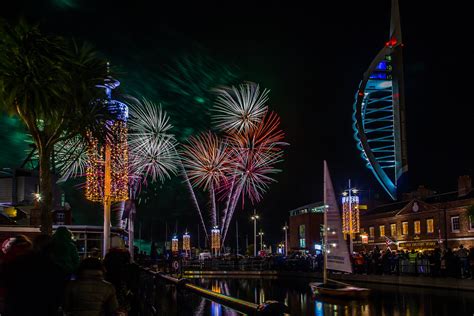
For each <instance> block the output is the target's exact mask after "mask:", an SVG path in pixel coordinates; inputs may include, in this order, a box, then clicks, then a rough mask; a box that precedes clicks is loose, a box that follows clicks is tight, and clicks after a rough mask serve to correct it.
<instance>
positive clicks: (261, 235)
mask: <svg viewBox="0 0 474 316" xmlns="http://www.w3.org/2000/svg"><path fill="white" fill-rule="evenodd" d="M258 235H259V236H260V251H261V250H263V231H262V230H261V229H260V231H259V232H258Z"/></svg>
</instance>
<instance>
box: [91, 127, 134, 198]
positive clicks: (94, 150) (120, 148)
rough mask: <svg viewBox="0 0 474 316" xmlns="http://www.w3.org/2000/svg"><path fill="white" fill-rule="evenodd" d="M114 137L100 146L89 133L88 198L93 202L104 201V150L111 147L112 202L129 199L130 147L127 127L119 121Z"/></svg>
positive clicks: (112, 132)
mask: <svg viewBox="0 0 474 316" xmlns="http://www.w3.org/2000/svg"><path fill="white" fill-rule="evenodd" d="M111 134H112V136H111V137H110V138H109V139H107V141H106V144H104V145H100V144H99V142H98V140H97V138H95V137H93V136H92V134H91V133H90V132H88V133H87V138H88V142H89V146H88V148H87V157H88V164H87V168H86V198H87V199H88V200H90V201H93V202H102V201H103V200H104V190H103V187H104V174H105V170H104V169H105V163H104V162H105V157H104V152H105V150H104V148H105V146H110V153H111V158H110V165H111V166H110V167H111V191H110V200H111V202H118V201H126V200H127V199H128V192H129V190H128V145H127V125H126V123H125V122H124V121H121V120H117V121H115V122H114V123H113V124H112V126H111Z"/></svg>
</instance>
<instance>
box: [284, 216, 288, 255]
mask: <svg viewBox="0 0 474 316" xmlns="http://www.w3.org/2000/svg"><path fill="white" fill-rule="evenodd" d="M283 230H284V231H285V256H288V225H287V224H286V223H285V226H283Z"/></svg>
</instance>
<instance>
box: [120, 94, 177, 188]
mask: <svg viewBox="0 0 474 316" xmlns="http://www.w3.org/2000/svg"><path fill="white" fill-rule="evenodd" d="M132 101H133V102H130V105H129V112H130V117H129V120H128V128H129V134H128V135H129V137H128V146H129V161H130V164H129V168H130V171H131V172H130V174H131V177H132V178H134V180H133V181H135V182H136V181H137V178H140V179H142V181H143V182H146V181H147V179H148V178H149V179H151V180H152V181H157V180H160V181H161V182H163V181H165V180H166V179H167V178H170V177H171V175H173V174H176V172H177V167H178V159H179V158H178V155H177V152H176V145H177V142H176V139H175V138H174V135H172V134H170V130H171V129H172V127H173V126H172V125H171V124H170V123H169V117H168V115H167V114H166V113H165V112H164V111H162V109H161V107H160V106H158V105H156V104H154V103H153V102H150V101H148V100H146V99H143V100H142V101H139V100H137V99H133V100H132Z"/></svg>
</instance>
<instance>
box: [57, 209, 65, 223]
mask: <svg viewBox="0 0 474 316" xmlns="http://www.w3.org/2000/svg"><path fill="white" fill-rule="evenodd" d="M64 218H65V216H64V213H62V212H57V213H56V225H64Z"/></svg>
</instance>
